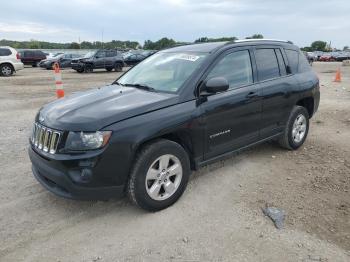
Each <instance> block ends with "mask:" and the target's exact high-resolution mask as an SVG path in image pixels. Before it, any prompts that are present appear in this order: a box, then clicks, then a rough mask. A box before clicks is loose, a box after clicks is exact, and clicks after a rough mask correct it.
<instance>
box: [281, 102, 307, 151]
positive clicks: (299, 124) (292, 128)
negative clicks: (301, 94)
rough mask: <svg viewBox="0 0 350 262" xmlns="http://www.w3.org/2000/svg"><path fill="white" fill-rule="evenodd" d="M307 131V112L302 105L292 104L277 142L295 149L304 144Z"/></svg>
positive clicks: (287, 147)
mask: <svg viewBox="0 0 350 262" xmlns="http://www.w3.org/2000/svg"><path fill="white" fill-rule="evenodd" d="M308 132H309V113H308V111H307V110H306V109H305V107H302V106H294V107H293V109H292V111H291V113H290V115H289V118H288V121H287V124H286V128H285V130H284V133H283V136H282V137H281V138H280V140H279V144H280V145H281V146H282V147H284V148H286V149H289V150H296V149H298V148H299V147H301V146H302V144H304V142H305V140H306V137H307V134H308Z"/></svg>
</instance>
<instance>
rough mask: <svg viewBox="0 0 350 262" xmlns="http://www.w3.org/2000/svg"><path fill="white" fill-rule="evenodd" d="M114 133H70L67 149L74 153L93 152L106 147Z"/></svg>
mask: <svg viewBox="0 0 350 262" xmlns="http://www.w3.org/2000/svg"><path fill="white" fill-rule="evenodd" d="M111 134H112V131H97V132H69V134H68V137H67V141H66V146H65V148H66V149H68V150H73V151H83V150H93V149H99V148H102V147H104V146H105V145H106V144H107V143H108V141H109V138H110V137H111Z"/></svg>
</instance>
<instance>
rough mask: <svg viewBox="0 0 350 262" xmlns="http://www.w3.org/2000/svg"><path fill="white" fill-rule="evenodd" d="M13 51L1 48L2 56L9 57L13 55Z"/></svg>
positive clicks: (0, 54)
mask: <svg viewBox="0 0 350 262" xmlns="http://www.w3.org/2000/svg"><path fill="white" fill-rule="evenodd" d="M11 54H12V53H11V50H10V49H7V48H0V56H8V55H11Z"/></svg>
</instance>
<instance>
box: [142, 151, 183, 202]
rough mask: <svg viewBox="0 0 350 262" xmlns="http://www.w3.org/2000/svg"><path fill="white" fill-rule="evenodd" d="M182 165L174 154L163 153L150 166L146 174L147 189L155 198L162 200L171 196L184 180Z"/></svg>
mask: <svg viewBox="0 0 350 262" xmlns="http://www.w3.org/2000/svg"><path fill="white" fill-rule="evenodd" d="M182 172H183V170H182V165H181V162H180V160H179V159H178V158H177V157H176V156H174V155H170V154H168V155H162V156H160V157H158V158H157V159H156V160H155V161H154V162H153V163H152V164H151V166H150V167H149V169H148V171H147V175H146V181H145V185H146V191H147V194H148V195H149V196H150V197H151V198H152V199H154V200H157V201H161V200H165V199H168V198H169V197H171V196H172V195H173V194H174V193H175V192H176V191H177V189H178V188H179V186H180V183H181V180H182Z"/></svg>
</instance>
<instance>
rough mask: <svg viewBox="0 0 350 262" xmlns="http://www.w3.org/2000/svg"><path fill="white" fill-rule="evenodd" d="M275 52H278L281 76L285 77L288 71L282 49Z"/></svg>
mask: <svg viewBox="0 0 350 262" xmlns="http://www.w3.org/2000/svg"><path fill="white" fill-rule="evenodd" d="M275 52H276V55H277V60H278V64H279V67H280V75H282V76H284V75H286V74H287V71H286V64H285V62H284V59H283V56H282V53H281V50H280V49H275Z"/></svg>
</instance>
